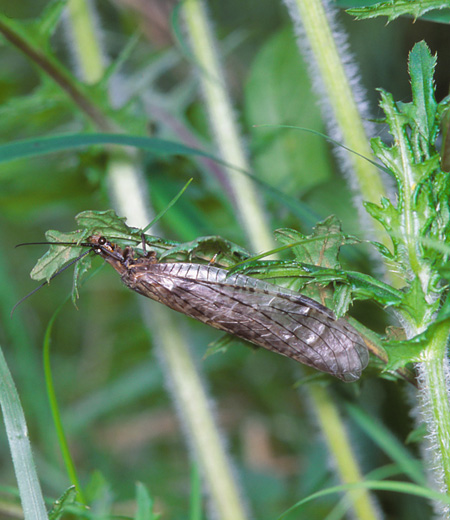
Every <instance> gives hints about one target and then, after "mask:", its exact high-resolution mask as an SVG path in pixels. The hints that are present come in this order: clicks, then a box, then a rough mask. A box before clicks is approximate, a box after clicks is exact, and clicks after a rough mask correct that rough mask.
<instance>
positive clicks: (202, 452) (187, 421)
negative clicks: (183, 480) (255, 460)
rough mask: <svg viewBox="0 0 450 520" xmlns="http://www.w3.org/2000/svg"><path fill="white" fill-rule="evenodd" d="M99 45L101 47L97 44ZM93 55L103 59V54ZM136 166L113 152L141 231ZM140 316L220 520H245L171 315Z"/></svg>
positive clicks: (143, 217)
mask: <svg viewBox="0 0 450 520" xmlns="http://www.w3.org/2000/svg"><path fill="white" fill-rule="evenodd" d="M72 1H75V0H72ZM81 1H83V0H81ZM80 27H81V28H82V27H86V28H87V30H88V29H89V28H90V27H93V25H92V24H89V23H87V24H85V25H84V24H81V26H80ZM75 36H77V37H79V38H81V39H83V33H82V32H78V31H77V32H74V37H75ZM91 45H93V42H92V41H91ZM95 45H96V46H99V43H98V40H97V38H95ZM95 54H96V55H101V53H100V52H96V53H95ZM80 59H81V60H82V59H83V56H80ZM84 68H85V67H82V69H84ZM137 160H138V156H137V154H134V153H132V152H130V153H125V152H123V151H114V152H112V157H111V160H110V162H109V165H108V182H109V187H110V192H111V197H112V199H113V200H114V202H115V207H116V209H117V211H118V213H119V214H120V215H122V216H124V217H126V218H127V220H128V223H129V224H130V225H135V226H137V227H142V228H143V227H145V226H146V225H147V224H148V222H150V220H151V211H150V208H149V206H148V199H147V197H146V193H147V188H146V185H145V183H144V182H143V179H142V178H141V175H140V171H139V168H138V166H137ZM141 311H142V315H143V317H144V319H145V320H146V322H147V323H148V324H149V328H151V330H152V333H153V336H154V337H155V338H156V344H157V346H158V347H159V355H160V356H161V357H162V359H163V362H164V364H165V366H166V368H167V371H168V374H169V377H170V380H171V389H172V392H173V394H174V397H175V401H176V404H177V406H178V411H179V413H180V415H181V418H182V421H183V423H184V425H185V427H186V430H187V433H188V441H189V442H190V443H191V445H192V447H193V448H194V452H195V456H196V459H197V460H198V461H199V465H200V467H201V471H202V474H203V476H204V479H205V484H206V486H207V488H208V490H209V491H210V497H211V500H212V504H213V508H214V509H215V512H216V514H217V518H218V519H220V520H245V519H246V518H247V515H246V513H245V508H244V506H243V503H242V500H241V496H240V493H239V491H238V489H237V486H236V483H235V480H234V478H233V474H232V469H231V467H230V463H229V460H228V458H227V455H226V451H225V447H224V445H223V443H222V441H221V438H220V434H219V431H218V428H217V425H216V423H215V420H214V417H213V415H212V412H211V408H210V405H209V402H210V398H209V397H208V395H207V393H206V390H205V388H204V386H203V383H202V381H201V378H200V375H199V373H198V371H197V369H196V366H195V364H194V362H193V360H192V357H191V354H190V352H189V348H188V345H187V343H186V340H185V338H184V337H182V335H181V334H180V333H179V331H178V330H179V329H178V326H177V324H176V323H175V320H174V318H173V314H172V313H171V311H168V310H167V309H165V308H164V307H160V306H158V305H153V306H152V307H151V313H150V309H149V304H148V303H147V302H145V301H142V302H141Z"/></svg>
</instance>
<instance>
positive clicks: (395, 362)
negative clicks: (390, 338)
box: [384, 341, 425, 370]
mask: <svg viewBox="0 0 450 520" xmlns="http://www.w3.org/2000/svg"><path fill="white" fill-rule="evenodd" d="M424 345H425V343H412V342H411V341H405V342H391V343H387V344H386V343H385V344H384V348H385V350H386V352H387V355H388V358H389V361H388V362H387V364H386V370H397V369H399V368H402V367H404V366H406V365H408V364H409V363H416V362H419V361H420V356H421V354H422V350H423V348H424Z"/></svg>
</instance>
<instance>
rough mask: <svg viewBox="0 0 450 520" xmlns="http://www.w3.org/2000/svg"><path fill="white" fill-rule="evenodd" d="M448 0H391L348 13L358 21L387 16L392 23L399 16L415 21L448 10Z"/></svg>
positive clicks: (349, 10)
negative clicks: (433, 12)
mask: <svg viewBox="0 0 450 520" xmlns="http://www.w3.org/2000/svg"><path fill="white" fill-rule="evenodd" d="M448 7H449V5H448V2H447V1H446V0H428V1H427V2H417V1H411V0H390V1H389V2H380V3H379V4H375V5H370V6H368V7H356V8H353V9H347V13H348V14H350V15H352V16H355V17H356V18H357V19H358V20H364V19H367V18H376V17H378V16H387V17H388V20H389V21H390V22H391V21H392V20H395V19H396V18H398V17H399V16H407V15H409V16H412V17H414V19H416V18H418V17H419V16H422V15H424V14H425V13H427V12H429V11H433V10H437V9H448Z"/></svg>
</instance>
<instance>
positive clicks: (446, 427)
mask: <svg viewBox="0 0 450 520" xmlns="http://www.w3.org/2000/svg"><path fill="white" fill-rule="evenodd" d="M449 337H450V320H446V321H443V322H442V323H440V324H439V325H437V326H436V330H435V332H434V334H433V336H432V338H431V340H430V341H429V343H428V345H427V346H426V348H425V349H424V350H423V351H422V355H421V358H422V361H421V362H420V363H419V364H418V371H419V388H420V398H421V401H422V403H421V404H422V414H423V416H424V419H425V422H426V423H427V428H428V431H429V433H430V439H429V442H430V444H431V448H432V455H433V458H434V459H435V460H432V461H431V462H432V464H433V466H434V467H435V469H434V476H435V477H438V476H439V475H438V471H439V469H436V465H438V466H437V468H441V469H442V489H441V491H442V492H444V493H446V494H450V449H449V447H450V401H449V389H448V382H449V376H450V373H449V372H450V368H449V363H448V359H447V347H448V341H449ZM438 483H439V482H438Z"/></svg>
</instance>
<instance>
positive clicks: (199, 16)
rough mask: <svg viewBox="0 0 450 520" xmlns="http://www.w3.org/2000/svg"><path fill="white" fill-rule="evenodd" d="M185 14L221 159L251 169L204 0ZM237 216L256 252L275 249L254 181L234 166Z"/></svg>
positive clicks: (188, 4) (186, 7) (193, 1)
mask: <svg viewBox="0 0 450 520" xmlns="http://www.w3.org/2000/svg"><path fill="white" fill-rule="evenodd" d="M183 14H184V20H185V25H186V29H187V32H188V35H189V39H190V42H191V46H192V51H193V54H194V57H195V60H196V65H197V66H198V70H199V79H200V83H201V86H202V90H203V94H204V101H205V107H206V110H207V112H208V115H209V120H210V125H211V128H212V131H213V134H214V136H215V142H216V146H217V147H218V149H219V150H220V155H221V157H222V159H223V160H224V161H225V162H227V163H229V164H233V165H234V166H236V168H239V169H243V170H246V171H250V165H249V162H248V160H247V157H246V153H245V150H244V146H243V144H242V143H243V140H242V137H241V136H240V132H239V128H238V125H237V123H236V120H235V117H234V112H233V107H232V103H231V100H230V96H229V94H228V92H227V88H226V81H225V76H224V74H223V71H222V67H221V64H220V60H219V57H218V55H217V52H216V42H215V39H214V37H213V35H212V32H211V28H210V24H209V22H208V18H207V15H206V11H205V7H204V4H203V2H202V0H186V1H185V2H184V3H183ZM226 171H227V173H228V179H229V182H230V185H231V188H232V193H233V198H234V202H235V205H236V209H237V216H238V218H239V219H240V220H241V222H242V225H243V227H244V231H245V232H246V234H247V237H248V239H249V241H250V243H251V245H252V248H253V250H254V251H257V252H260V251H268V250H270V249H273V248H274V241H273V238H272V235H271V233H270V232H269V227H268V226H267V222H266V218H265V215H264V211H263V206H262V204H261V202H260V200H259V197H258V196H257V193H256V191H255V187H254V184H253V183H252V181H251V180H250V179H249V178H248V177H246V176H245V175H243V174H242V173H240V172H239V171H236V170H233V169H231V168H227V169H226Z"/></svg>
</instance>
